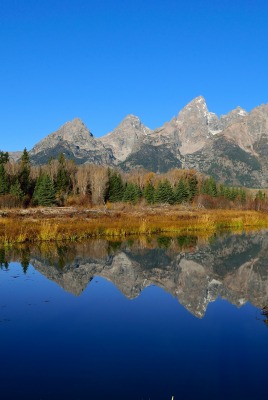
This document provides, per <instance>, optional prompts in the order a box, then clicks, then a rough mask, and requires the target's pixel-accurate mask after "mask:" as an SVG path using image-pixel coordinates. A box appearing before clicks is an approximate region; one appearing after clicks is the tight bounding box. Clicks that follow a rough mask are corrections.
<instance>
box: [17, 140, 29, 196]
mask: <svg viewBox="0 0 268 400" xmlns="http://www.w3.org/2000/svg"><path fill="white" fill-rule="evenodd" d="M30 170H31V166H30V157H29V153H28V151H27V150H26V148H25V149H24V150H23V153H22V156H21V159H20V171H19V183H20V187H21V190H22V191H23V193H24V194H25V195H26V194H28V193H29V190H30Z"/></svg>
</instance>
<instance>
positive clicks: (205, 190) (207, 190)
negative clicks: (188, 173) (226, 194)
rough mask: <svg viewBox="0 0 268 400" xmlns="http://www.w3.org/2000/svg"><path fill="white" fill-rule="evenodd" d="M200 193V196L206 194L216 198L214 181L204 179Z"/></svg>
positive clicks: (211, 178) (216, 192)
mask: <svg viewBox="0 0 268 400" xmlns="http://www.w3.org/2000/svg"><path fill="white" fill-rule="evenodd" d="M200 192H201V193H202V194H208V195H209V196H212V197H216V196H217V194H218V191H217V184H216V182H215V179H214V178H213V177H212V176H211V177H210V178H208V179H206V180H205V181H204V182H203V183H202V186H201V190H200Z"/></svg>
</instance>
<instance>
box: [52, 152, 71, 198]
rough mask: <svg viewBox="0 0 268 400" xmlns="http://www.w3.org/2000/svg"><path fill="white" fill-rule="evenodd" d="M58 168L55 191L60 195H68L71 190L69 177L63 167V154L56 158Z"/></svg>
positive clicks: (64, 166)
mask: <svg viewBox="0 0 268 400" xmlns="http://www.w3.org/2000/svg"><path fill="white" fill-rule="evenodd" d="M58 161H59V168H58V173H57V176H56V191H57V193H58V194H60V195H64V194H68V193H69V192H70V189H71V177H70V174H69V173H68V171H67V169H66V165H65V157H64V154H63V153H61V154H60V155H59V157H58Z"/></svg>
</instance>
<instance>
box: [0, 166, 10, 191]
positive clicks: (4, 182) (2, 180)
mask: <svg viewBox="0 0 268 400" xmlns="http://www.w3.org/2000/svg"><path fill="white" fill-rule="evenodd" d="M8 189H9V188H8V177H7V173H6V170H5V166H4V164H3V163H0V195H1V194H6V193H8Z"/></svg>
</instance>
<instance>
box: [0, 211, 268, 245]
mask: <svg viewBox="0 0 268 400" xmlns="http://www.w3.org/2000/svg"><path fill="white" fill-rule="evenodd" d="M261 228H268V213H264V212H258V211H243V210H203V209H202V210H200V209H194V208H192V209H189V208H185V209H183V208H182V207H176V206H167V207H165V206H162V207H130V206H128V207H125V206H121V207H120V206H117V207H114V208H111V209H106V208H98V209H88V210H87V209H81V208H80V209H77V208H73V207H66V208H34V209H26V210H18V209H13V210H5V211H1V212H0V244H6V245H10V244H15V243H26V242H31V243H35V242H42V241H62V240H83V239H87V238H91V237H126V236H129V235H142V234H143V235H144V234H145V235H153V234H160V233H174V234H175V233H180V234H181V233H186V234H187V233H192V232H198V233H199V234H201V235H202V234H203V235H211V234H213V233H215V232H217V231H220V230H222V229H230V230H234V231H243V230H245V231H246V230H253V229H261Z"/></svg>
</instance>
